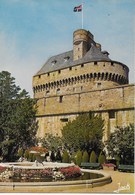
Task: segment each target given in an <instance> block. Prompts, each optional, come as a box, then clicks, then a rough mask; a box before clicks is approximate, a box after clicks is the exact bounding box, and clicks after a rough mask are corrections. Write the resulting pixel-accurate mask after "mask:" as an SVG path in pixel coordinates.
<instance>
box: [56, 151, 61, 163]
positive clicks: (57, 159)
mask: <svg viewBox="0 0 135 195" xmlns="http://www.w3.org/2000/svg"><path fill="white" fill-rule="evenodd" d="M55 159H56V161H57V162H62V156H61V153H60V150H58V151H57V153H56V157H55Z"/></svg>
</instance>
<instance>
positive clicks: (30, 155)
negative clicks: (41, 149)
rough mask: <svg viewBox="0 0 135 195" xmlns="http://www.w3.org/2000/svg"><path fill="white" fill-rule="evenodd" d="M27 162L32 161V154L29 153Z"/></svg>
mask: <svg viewBox="0 0 135 195" xmlns="http://www.w3.org/2000/svg"><path fill="white" fill-rule="evenodd" d="M28 160H29V161H31V162H32V161H33V154H32V153H29V158H28Z"/></svg>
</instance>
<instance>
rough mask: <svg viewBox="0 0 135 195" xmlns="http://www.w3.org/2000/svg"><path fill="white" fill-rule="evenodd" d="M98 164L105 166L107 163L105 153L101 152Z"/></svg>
mask: <svg viewBox="0 0 135 195" xmlns="http://www.w3.org/2000/svg"><path fill="white" fill-rule="evenodd" d="M98 162H99V163H100V164H104V163H105V162H106V157H105V155H104V153H103V152H102V151H101V152H100V154H99V157H98Z"/></svg>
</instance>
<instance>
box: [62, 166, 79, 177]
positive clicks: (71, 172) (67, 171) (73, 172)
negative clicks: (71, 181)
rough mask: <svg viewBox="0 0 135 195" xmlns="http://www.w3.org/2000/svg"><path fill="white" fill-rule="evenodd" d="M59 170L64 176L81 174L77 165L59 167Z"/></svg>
mask: <svg viewBox="0 0 135 195" xmlns="http://www.w3.org/2000/svg"><path fill="white" fill-rule="evenodd" d="M59 171H60V172H61V173H62V174H63V175H64V176H65V178H75V177H79V176H81V170H80V168H79V167H77V166H76V167H66V168H60V169H59Z"/></svg>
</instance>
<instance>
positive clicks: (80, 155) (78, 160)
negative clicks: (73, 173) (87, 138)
mask: <svg viewBox="0 0 135 195" xmlns="http://www.w3.org/2000/svg"><path fill="white" fill-rule="evenodd" d="M81 162H82V151H80V150H79V151H78V152H77V154H76V164H77V165H78V166H80V165H81Z"/></svg>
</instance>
